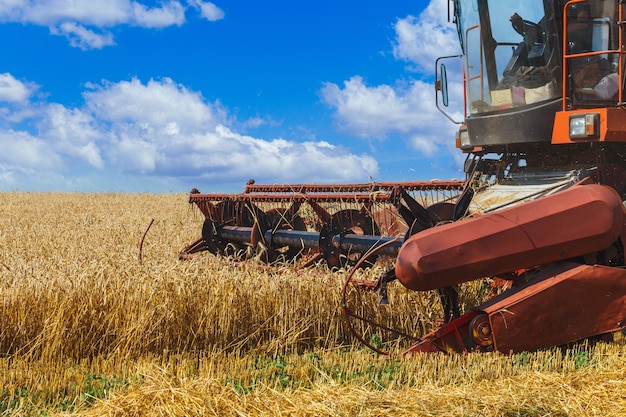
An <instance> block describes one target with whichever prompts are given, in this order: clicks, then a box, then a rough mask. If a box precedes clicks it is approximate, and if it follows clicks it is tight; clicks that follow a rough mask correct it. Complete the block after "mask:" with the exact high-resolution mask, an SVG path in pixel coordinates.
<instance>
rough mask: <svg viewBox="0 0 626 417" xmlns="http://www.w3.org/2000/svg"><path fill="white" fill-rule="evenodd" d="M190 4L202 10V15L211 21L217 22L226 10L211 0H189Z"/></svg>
mask: <svg viewBox="0 0 626 417" xmlns="http://www.w3.org/2000/svg"><path fill="white" fill-rule="evenodd" d="M189 5H191V6H194V7H195V8H197V9H198V10H200V15H201V16H202V17H203V18H205V19H207V20H208V21H210V22H215V21H217V20H221V19H223V18H224V15H225V13H224V11H223V10H222V9H220V8H219V7H217V6H216V5H215V4H213V3H211V2H208V1H207V2H203V1H202V0H189Z"/></svg>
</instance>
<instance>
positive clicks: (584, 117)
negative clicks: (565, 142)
mask: <svg viewBox="0 0 626 417" xmlns="http://www.w3.org/2000/svg"><path fill="white" fill-rule="evenodd" d="M599 125H600V115H599V114H598V113H592V114H575V115H572V116H570V118H569V137H570V138H571V139H590V138H597V137H598V132H599Z"/></svg>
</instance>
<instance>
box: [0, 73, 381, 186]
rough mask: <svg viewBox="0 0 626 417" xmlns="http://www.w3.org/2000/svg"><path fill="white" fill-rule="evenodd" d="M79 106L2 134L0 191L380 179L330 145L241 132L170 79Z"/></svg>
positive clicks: (368, 163) (217, 108) (365, 163)
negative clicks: (94, 183)
mask: <svg viewBox="0 0 626 417" xmlns="http://www.w3.org/2000/svg"><path fill="white" fill-rule="evenodd" d="M4 77H5V79H6V80H9V81H10V82H9V84H11V82H13V80H14V78H13V77H12V76H11V75H10V74H5V75H4ZM15 83H17V84H18V86H19V81H16V82H15ZM24 85H26V84H24ZM0 91H1V87H0ZM22 97H23V98H27V97H28V95H23V96H22ZM83 97H84V100H85V102H84V104H83V105H82V106H80V107H77V108H68V107H65V106H63V105H61V104H58V103H40V104H39V106H33V109H34V110H33V111H34V113H32V114H31V115H30V116H29V121H30V123H29V125H32V126H35V128H34V129H32V131H31V130H27V129H23V130H19V129H18V128H16V127H9V128H5V129H0V147H1V148H2V149H3V153H2V154H1V155H0V188H3V189H6V188H10V187H11V185H12V183H11V182H10V181H12V180H13V179H15V178H20V180H21V183H22V184H27V183H29V182H30V183H32V184H37V186H38V187H39V188H41V183H38V182H37V178H48V179H49V178H55V179H56V180H57V181H64V182H65V181H67V179H66V178H65V177H64V176H65V175H66V174H68V175H67V177H68V178H70V181H71V182H67V183H65V185H62V184H58V185H57V187H60V188H64V187H71V186H72V184H77V183H81V184H82V185H81V186H82V187H84V186H85V184H88V181H87V180H86V179H83V180H81V176H83V177H85V176H87V177H88V176H90V175H92V176H94V178H95V177H99V178H107V180H108V181H110V184H109V187H111V188H113V189H120V190H134V191H136V190H141V189H142V188H141V187H146V183H145V182H142V181H145V178H147V179H148V181H159V182H167V183H169V184H171V186H172V187H175V186H179V187H182V188H183V189H184V190H185V191H186V190H188V189H191V188H192V187H194V186H200V183H203V184H206V183H207V182H210V183H211V184H213V185H212V187H215V185H219V184H221V185H223V186H224V187H232V186H233V185H243V184H245V183H246V181H247V180H248V179H250V178H255V179H256V180H258V181H261V182H263V181H265V182H267V181H272V182H276V181H278V182H309V181H319V182H330V181H367V180H368V178H369V177H370V176H373V175H376V174H377V172H378V165H377V162H376V160H375V159H374V158H372V157H371V156H369V155H356V154H353V153H351V152H349V151H348V150H346V149H343V148H341V147H339V146H336V145H332V144H330V143H328V142H324V141H307V142H296V141H290V140H287V139H284V138H273V139H262V138H255V137H252V136H249V135H244V134H242V133H239V132H237V131H235V130H234V129H233V127H232V124H231V122H230V120H231V117H230V115H229V113H228V110H227V109H225V108H224V107H223V106H222V105H221V104H220V103H219V102H209V101H207V100H206V99H204V98H203V97H202V95H201V94H200V93H198V92H195V91H192V90H190V89H188V88H186V87H185V86H183V85H180V84H177V83H176V82H174V81H173V80H172V79H169V78H164V79H161V80H155V79H152V80H148V81H147V82H142V81H141V80H139V79H136V78H133V79H131V80H127V81H119V82H109V81H105V82H102V83H100V84H90V85H88V86H87V89H86V90H85V92H84V93H83ZM29 104H30V103H25V105H29ZM0 106H1V104H0ZM0 108H1V107H0ZM4 110H5V111H7V112H11V111H18V109H7V108H4ZM76 166H81V167H82V169H81V173H80V174H78V175H79V176H72V175H69V173H70V172H73V170H75V167H76ZM134 181H137V184H133V182H134ZM144 189H145V188H144Z"/></svg>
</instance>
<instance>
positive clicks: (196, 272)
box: [0, 192, 626, 417]
mask: <svg viewBox="0 0 626 417" xmlns="http://www.w3.org/2000/svg"><path fill="white" fill-rule="evenodd" d="M0 211H1V215H0V289H1V290H0V291H1V298H0V302H1V304H0V383H1V387H2V388H1V391H0V415H2V416H5V415H7V416H8V415H10V416H27V415H28V416H30V415H93V416H153V415H162V416H191V415H209V416H212V415H214V416H287V415H288V416H382V415H394V416H395V415H397V416H409V415H410V416H435V415H446V416H510V417H514V416H622V415H626V382H624V381H625V377H626V367H625V366H624V365H625V364H624V355H625V354H626V344H625V343H624V341H623V338H621V337H619V335H618V337H616V340H615V341H614V342H612V343H604V342H603V343H597V344H595V345H588V344H579V345H576V346H573V347H571V348H569V349H564V348H560V349H556V348H555V349H552V350H549V351H544V352H537V353H526V354H517V355H502V354H497V353H494V354H482V355H478V354H470V355H465V356H463V355H456V356H455V355H453V356H446V355H439V354H434V355H416V356H413V357H409V358H398V357H396V356H394V355H391V356H380V355H377V354H375V353H372V352H371V351H369V350H367V349H363V348H362V347H361V346H360V345H359V343H358V342H357V341H356V340H355V338H354V337H353V336H352V334H351V333H350V332H349V331H348V330H347V328H346V326H345V324H344V322H343V319H342V316H341V314H340V304H341V288H342V286H343V282H344V280H345V278H346V273H345V272H342V271H340V272H333V273H331V272H330V271H328V270H327V269H325V268H324V267H320V268H313V269H307V270H299V269H298V268H297V265H287V266H283V267H281V268H280V269H276V268H274V269H268V268H259V267H258V263H256V262H254V260H249V261H246V262H243V263H236V264H235V263H234V262H232V261H230V260H228V259H218V258H215V257H213V256H212V255H210V254H205V255H202V256H199V257H198V258H196V259H192V260H187V261H180V260H178V252H179V251H180V250H181V249H182V248H183V247H184V246H185V245H187V244H188V243H190V242H191V241H193V240H195V239H196V238H197V237H199V235H200V230H201V225H202V220H203V219H202V218H201V215H200V214H199V212H198V211H197V210H194V208H193V207H191V206H189V205H188V204H187V195H185V194H167V195H153V194H114V193H101V194H82V193H27V192H5V193H0ZM151 222H153V223H152V225H151V227H150V228H149V230H148V225H150V224H151ZM146 230H147V232H146ZM144 233H145V239H144V240H143V245H142V246H141V250H140V243H141V242H142V237H143V236H144ZM380 272H382V266H377V267H376V268H373V269H372V270H368V271H363V272H362V273H361V275H362V277H363V278H365V279H374V278H375V277H376V276H377V274H379V273H380ZM484 290H485V284H484V283H472V284H468V285H465V286H464V287H463V288H462V298H461V301H462V306H463V307H464V308H466V307H468V306H470V305H471V304H473V303H476V302H478V301H479V300H480V299H481V297H484ZM389 297H390V305H389V306H378V304H377V300H376V297H375V295H373V294H360V293H358V292H352V293H351V299H350V300H351V302H354V303H355V305H357V306H359V307H358V308H359V310H358V311H359V313H362V314H364V315H368V316H371V317H375V318H376V320H379V321H382V322H385V323H387V324H390V325H392V326H393V327H396V328H399V329H402V330H404V331H406V332H409V333H411V334H415V335H417V336H419V335H420V334H423V333H424V332H426V331H429V330H431V329H433V328H434V327H435V326H436V325H437V320H438V319H439V318H440V317H441V309H440V307H439V305H438V301H437V297H436V295H435V294H431V293H423V294H418V293H414V292H409V291H406V290H404V289H403V288H401V287H400V286H399V285H392V286H391V287H390V294H389ZM357 327H358V326H357ZM359 328H360V327H359ZM360 329H361V330H362V331H363V332H364V334H365V335H366V337H370V336H374V333H373V330H372V329H368V328H366V327H362V328H360ZM368 332H369V333H368ZM385 341H387V338H384V340H383V341H382V343H384V342H385ZM389 341H390V342H393V343H390V345H388V346H387V345H385V347H386V348H389V349H391V350H392V352H395V351H396V350H394V349H399V348H401V346H400V342H396V341H393V340H391V339H389Z"/></svg>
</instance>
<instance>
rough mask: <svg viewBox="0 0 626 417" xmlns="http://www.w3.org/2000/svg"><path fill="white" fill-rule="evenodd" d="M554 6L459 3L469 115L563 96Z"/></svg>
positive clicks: (525, 0)
mask: <svg viewBox="0 0 626 417" xmlns="http://www.w3.org/2000/svg"><path fill="white" fill-rule="evenodd" d="M552 4H553V2H552V1H546V2H545V4H544V1H543V0H507V1H502V0H459V1H458V2H457V22H458V29H459V37H460V40H461V45H462V47H463V52H464V56H465V62H464V71H465V81H466V94H467V106H468V109H466V110H469V114H470V115H471V114H476V113H485V112H490V111H496V110H502V109H508V108H513V107H518V106H524V105H529V104H533V103H536V102H540V101H545V100H550V99H552V98H554V97H557V96H559V95H560V90H559V89H560V82H559V81H558V80H559V77H558V76H556V74H557V73H558V72H559V69H560V67H561V62H562V60H561V59H562V58H561V55H560V52H559V51H560V48H559V37H558V36H557V30H556V29H557V22H555V21H554V13H553V10H552Z"/></svg>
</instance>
